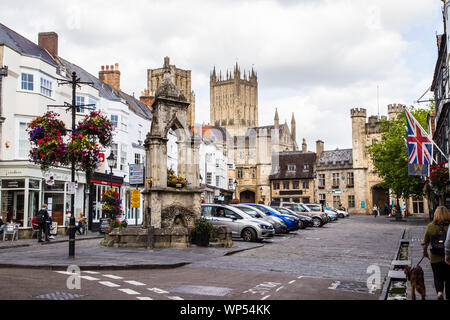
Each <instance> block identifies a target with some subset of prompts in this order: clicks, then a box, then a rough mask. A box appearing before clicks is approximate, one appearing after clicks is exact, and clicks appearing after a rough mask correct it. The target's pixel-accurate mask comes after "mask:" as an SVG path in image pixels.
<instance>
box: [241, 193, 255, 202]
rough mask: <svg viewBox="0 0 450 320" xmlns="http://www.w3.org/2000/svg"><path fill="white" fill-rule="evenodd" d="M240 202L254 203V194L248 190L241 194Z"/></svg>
mask: <svg viewBox="0 0 450 320" xmlns="http://www.w3.org/2000/svg"><path fill="white" fill-rule="evenodd" d="M240 201H241V203H255V193H254V192H253V191H250V190H246V191H244V192H241V196H240Z"/></svg>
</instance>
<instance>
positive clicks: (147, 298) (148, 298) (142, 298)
mask: <svg viewBox="0 0 450 320" xmlns="http://www.w3.org/2000/svg"><path fill="white" fill-rule="evenodd" d="M136 298H137V299H138V300H153V299H152V298H150V297H136Z"/></svg>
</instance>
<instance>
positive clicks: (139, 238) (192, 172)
mask: <svg viewBox="0 0 450 320" xmlns="http://www.w3.org/2000/svg"><path fill="white" fill-rule="evenodd" d="M188 106H189V103H188V102H187V101H186V98H185V96H184V94H183V92H181V91H179V90H178V89H177V88H176V86H175V85H174V84H173V82H172V80H171V76H170V68H168V67H167V68H165V70H164V80H163V82H162V83H161V85H160V86H159V87H158V89H157V90H156V92H155V101H154V103H153V118H152V125H151V129H150V132H149V133H148V134H147V138H146V140H145V144H144V145H145V151H146V160H145V161H146V162H145V175H146V184H145V191H144V192H143V194H144V224H143V227H142V228H130V227H128V228H124V229H122V230H117V231H116V230H114V231H113V232H112V233H111V234H110V240H109V241H113V244H112V245H114V246H119V247H151V248H152V247H155V248H167V247H175V248H184V247H187V246H188V245H189V237H188V236H189V235H188V228H189V227H191V226H193V225H194V222H195V219H196V218H199V217H200V215H201V205H200V203H201V197H200V195H201V193H202V190H201V189H200V183H199V165H198V157H199V147H200V142H201V140H200V137H197V136H195V135H194V133H192V132H191V131H190V130H189V128H188V121H187V119H188ZM170 129H172V130H174V131H175V133H176V135H177V144H178V168H177V169H178V170H177V171H178V172H177V173H178V174H179V175H182V176H183V177H185V178H186V180H187V181H188V185H187V186H185V187H183V188H174V187H168V186H167V141H168V138H167V135H168V132H169V130H170ZM111 239H112V240H111ZM123 239H127V240H126V241H127V242H126V243H125V242H124V241H125V240H123ZM109 245H111V244H109Z"/></svg>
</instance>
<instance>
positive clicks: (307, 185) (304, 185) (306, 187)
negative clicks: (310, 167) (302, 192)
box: [303, 180, 309, 189]
mask: <svg viewBox="0 0 450 320" xmlns="http://www.w3.org/2000/svg"><path fill="white" fill-rule="evenodd" d="M303 189H309V181H308V180H305V181H303Z"/></svg>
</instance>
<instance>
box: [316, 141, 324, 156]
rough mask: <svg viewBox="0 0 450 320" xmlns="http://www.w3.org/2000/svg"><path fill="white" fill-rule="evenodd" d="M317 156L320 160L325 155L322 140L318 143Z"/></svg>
mask: <svg viewBox="0 0 450 320" xmlns="http://www.w3.org/2000/svg"><path fill="white" fill-rule="evenodd" d="M316 154H317V158H320V157H322V155H323V141H322V140H317V141H316Z"/></svg>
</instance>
